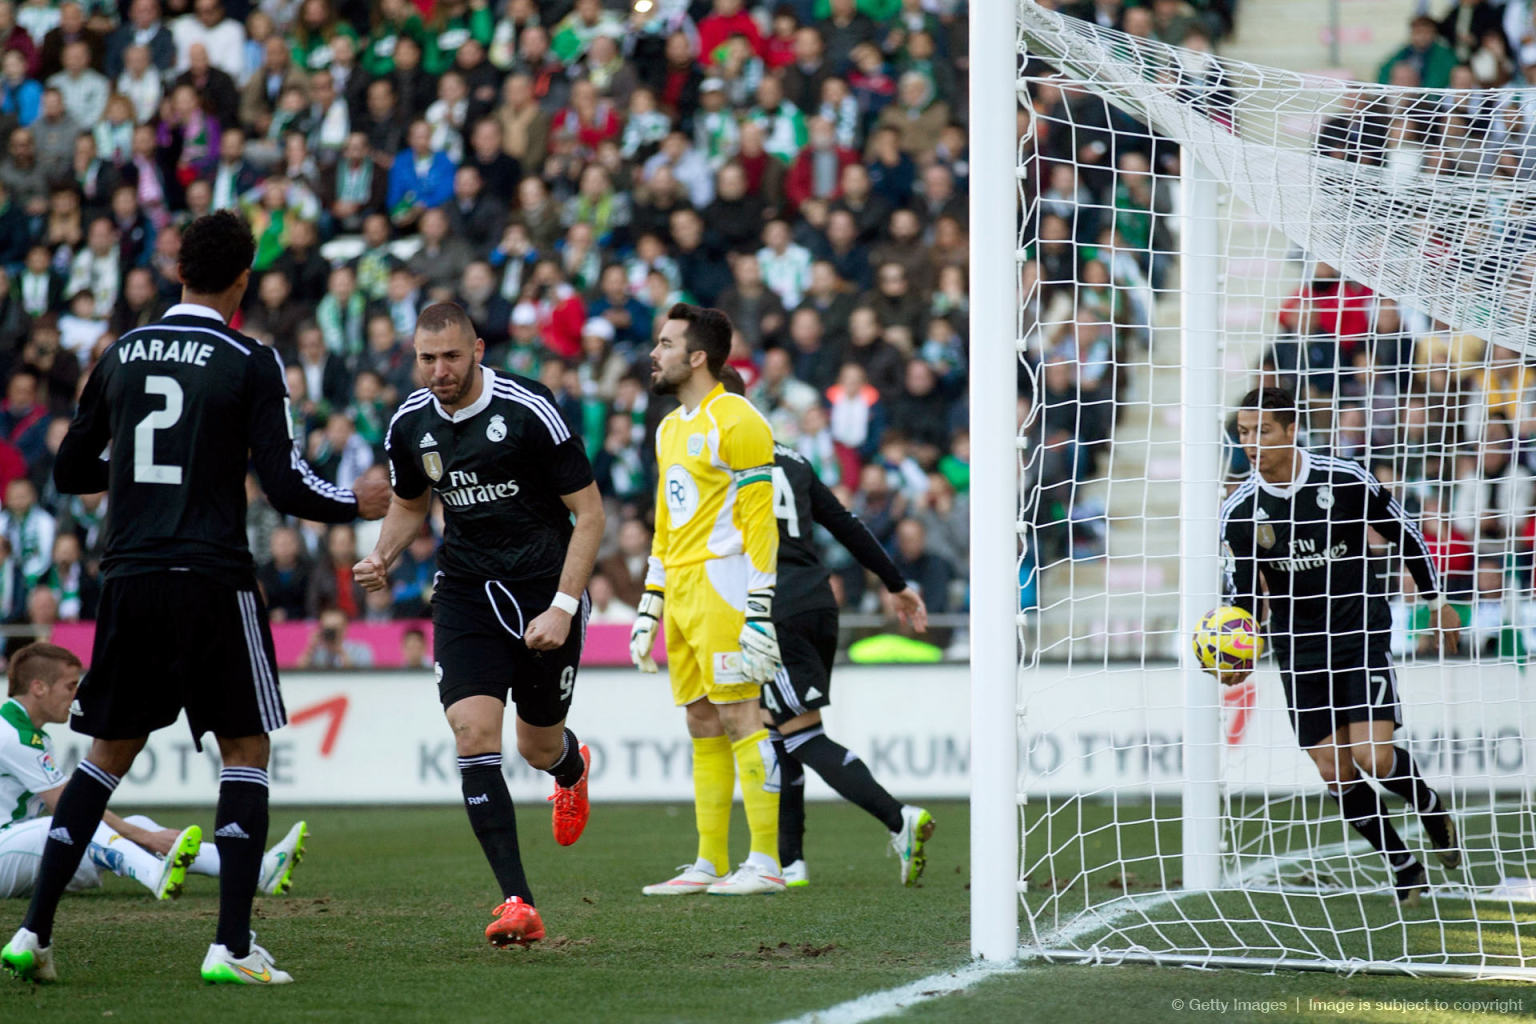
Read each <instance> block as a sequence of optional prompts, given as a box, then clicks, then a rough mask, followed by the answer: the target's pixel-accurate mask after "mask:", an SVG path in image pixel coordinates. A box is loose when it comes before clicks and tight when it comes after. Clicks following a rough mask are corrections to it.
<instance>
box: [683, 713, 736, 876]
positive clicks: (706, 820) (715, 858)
mask: <svg viewBox="0 0 1536 1024" xmlns="http://www.w3.org/2000/svg"><path fill="white" fill-rule="evenodd" d="M735 789H736V764H735V762H734V761H732V760H731V741H730V740H729V739H727V738H726V737H724V736H706V737H704V738H703V739H700V738H699V737H694V740H693V816H694V820H695V821H696V822H697V823H698V827H699V859H700V860H707V861H709V862H710V863H711V864H713V865H714V866H715V874H717V875H723V874H725V873H726V872H728V871H730V869H731V796H732V794H733V793H734V792H735Z"/></svg>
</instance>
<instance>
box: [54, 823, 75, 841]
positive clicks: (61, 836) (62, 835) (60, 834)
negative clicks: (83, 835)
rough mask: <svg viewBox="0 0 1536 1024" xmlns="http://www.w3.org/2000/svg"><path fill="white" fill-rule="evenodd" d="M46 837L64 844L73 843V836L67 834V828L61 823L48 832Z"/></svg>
mask: <svg viewBox="0 0 1536 1024" xmlns="http://www.w3.org/2000/svg"><path fill="white" fill-rule="evenodd" d="M48 838H49V839H52V840H54V841H55V842H60V843H63V844H64V845H65V846H74V845H75V839H74V837H73V836H71V835H70V834H69V829H67V828H65V827H64V826H63V825H60V826H59V827H58V828H56V829H54V830H53V831H52V832H49V833H48Z"/></svg>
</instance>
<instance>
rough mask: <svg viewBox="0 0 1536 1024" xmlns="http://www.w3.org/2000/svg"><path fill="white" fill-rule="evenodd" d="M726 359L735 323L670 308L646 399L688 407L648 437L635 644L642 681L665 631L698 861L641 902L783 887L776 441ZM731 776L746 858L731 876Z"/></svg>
mask: <svg viewBox="0 0 1536 1024" xmlns="http://www.w3.org/2000/svg"><path fill="white" fill-rule="evenodd" d="M730 350H731V321H730V318H729V317H727V316H726V315H725V314H724V313H722V312H720V311H719V310H717V309H703V308H700V307H698V306H691V305H688V304H686V303H678V304H677V305H674V306H673V307H672V308H671V309H670V310H669V311H668V312H667V319H666V322H665V323H664V324H663V325H662V327H661V331H660V332H659V335H658V338H657V341H656V347H655V348H653V349H652V350H651V390H653V391H654V392H656V393H657V394H658V395H676V396H677V397H678V399H679V400H681V402H682V406H681V408H678V409H675V410H673V411H672V412H671V413H669V414H668V415H667V416H666V417H665V418H664V419H663V420H662V421H661V425H660V426H659V427H658V428H657V431H656V461H657V470H658V473H659V476H660V481H659V483H658V486H657V494H656V536H655V540H654V541H653V542H652V545H651V559H650V571H649V572H648V573H647V574H646V580H645V595H644V596H643V597H642V598H641V599H640V606H639V609H638V611H639V614H638V616H637V617H636V619H635V625H634V629H633V630H632V631H631V632H630V643H629V648H630V656H631V657H632V658H633V659H634V662H635V664H636V665H638V666H639V667H640V669H641V670H642V671H646V672H654V671H656V663H655V662H654V661H652V660H651V647H652V646H653V644H654V643H655V640H656V630H657V628H658V626H659V625H660V624H661V623H662V622H665V625H666V630H667V670H668V674H669V675H670V676H671V679H672V699H673V701H674V702H675V703H676V704H678V705H679V706H680V707H682V708H684V709H685V711H686V713H687V716H688V734H689V735H690V736H692V737H693V794H694V795H693V801H694V812H695V816H696V820H697V822H698V829H699V855H698V859H697V860H695V861H694V862H693V863H692V864H691V865H688V866H687V867H685V868H683V869H682V871H681V872H680V873H679V874H678V875H677V877H675V878H671V879H668V880H667V881H665V882H659V883H657V884H656V885H648V886H646V887H645V890H644V892H645V894H646V895H647V896H670V895H684V894H689V893H696V892H709V893H714V894H725V895H746V894H751V893H769V892H782V891H784V878H783V874H782V872H781V871H780V868H779V860H778V819H779V769H778V762H777V760H776V759H775V757H774V754H773V746H772V744H771V743H770V742H769V739H768V730H767V729H765V728H764V727H763V720H762V712H761V710H760V709H759V707H758V695H759V693H760V692H761V689H762V684H764V683H766V682H769V681H771V680H772V679H773V677H774V674H775V673H776V672H777V671H778V668H779V660H780V659H779V643H778V639H777V637H776V635H775V634H774V629H773V589H774V584H775V582H776V571H777V566H778V555H779V528H778V522H777V521H776V520H775V519H774V515H773V431H772V429H770V428H769V426H768V421H767V420H765V419H763V416H762V414H761V413H759V412H758V411H757V410H756V409H755V408H754V407H753V406H752V404H751V403H750V402H748V401H747V400H746V399H745V398H742V397H741V396H739V395H732V394H727V393H726V391H725V389H724V388H723V387H722V386H721V384H720V371H721V368H722V367H723V366H724V365H725V359H726V356H727V355H729V354H730ZM663 608H665V614H663ZM738 775H739V776H740V778H741V799H742V803H743V804H745V805H746V811H747V825H748V827H749V829H750V830H751V832H752V852H751V853H750V854H749V855H748V857H747V859H746V861H745V862H744V863H742V864H741V866H740V867H738V868H737V869H736V870H735V871H732V872H730V873H729V874H726V869H727V868H728V867H729V866H730V849H729V839H730V821H731V797H732V792H733V790H734V789H735V784H736V777H737V776H738Z"/></svg>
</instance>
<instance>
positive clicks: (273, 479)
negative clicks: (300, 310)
mask: <svg viewBox="0 0 1536 1024" xmlns="http://www.w3.org/2000/svg"><path fill="white" fill-rule="evenodd" d="M287 407H288V384H287V380H286V378H285V377H284V374H283V363H282V359H281V357H279V356H278V354H277V352H276V350H274V349H271V348H267V347H265V346H263V345H262V344H261V343H260V342H258V341H255V340H253V339H251V338H248V337H246V336H245V335H243V334H241V333H240V332H239V331H236V330H233V329H232V328H230V327H228V326H227V325H225V323H224V321H223V320H221V319H219V317H218V314H217V313H215V312H214V311H213V310H211V309H209V308H207V307H206V306H197V305H189V304H186V303H183V304H180V305H177V306H173V307H171V309H170V310H169V311H168V312H167V313H166V315H165V316H164V317H163V318H162V319H161V320H159V321H158V322H156V323H153V324H150V325H148V326H146V327H140V328H138V329H137V330H132V331H129V332H127V333H126V334H124V335H123V336H122V337H121V338H119V339H118V340H117V341H116V342H114V343H113V345H112V347H111V348H109V349H107V351H106V353H105V354H104V355H103V356H102V357H101V361H100V362H99V363H98V364H97V366H96V368H95V369H94V370H93V371H92V373H91V376H90V379H89V380H88V381H86V385H85V392H84V393H83V394H82V395H81V398H80V408H79V409H78V411H77V412H76V413H75V418H74V422H72V423H71V424H70V426H69V433H68V434H66V435H65V437H64V440H63V442H62V443H61V444H60V446H59V455H58V461H57V462H56V463H55V465H54V471H53V472H54V481H55V483H56V484H57V485H58V488H59V490H60V491H61V492H63V493H65V494H89V493H94V492H96V491H103V490H105V491H108V492H109V502H110V505H111V508H112V516H111V519H110V524H109V526H108V529H107V541H106V553H105V556H104V558H103V559H102V568H103V572H104V574H105V575H106V576H108V577H112V576H122V575H127V574H130V573H136V572H150V571H156V570H162V569H191V570H194V571H198V572H203V573H205V574H208V575H211V576H215V577H218V578H220V579H223V580H225V581H226V582H229V583H230V584H231V585H235V586H249V585H250V581H251V578H252V575H253V572H254V569H253V564H252V560H251V551H250V545H249V543H248V541H247V540H246V532H245V473H246V468H247V466H251V467H254V468H255V470H256V475H257V477H258V478H259V479H260V481H261V486H262V488H263V489H264V490H265V491H266V494H267V498H268V500H270V501H271V502H272V505H273V507H275V508H276V509H278V510H279V511H281V512H285V513H287V514H289V515H295V516H299V517H301V518H304V519H314V520H319V521H321V522H330V523H342V522H350V521H352V520H353V519H356V518H357V501H356V499H355V498H354V497H353V495H352V492H351V491H349V490H344V489H342V488H339V487H336V486H335V485H334V484H330V483H327V482H326V481H325V480H322V479H321V478H320V477H318V476H316V475H315V473H314V471H313V470H312V469H310V467H309V465H308V463H306V462H305V461H304V460H303V459H302V458H301V457H300V456H299V453H298V451H297V449H295V448H294V444H293V437H292V435H291V433H290V420H289V418H288V412H287Z"/></svg>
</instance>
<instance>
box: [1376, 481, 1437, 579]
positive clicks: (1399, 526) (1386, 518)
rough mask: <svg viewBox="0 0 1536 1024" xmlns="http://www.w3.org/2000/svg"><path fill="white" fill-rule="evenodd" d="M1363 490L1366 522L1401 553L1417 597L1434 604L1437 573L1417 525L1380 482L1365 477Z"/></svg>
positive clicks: (1427, 546)
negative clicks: (1410, 574) (1417, 593)
mask: <svg viewBox="0 0 1536 1024" xmlns="http://www.w3.org/2000/svg"><path fill="white" fill-rule="evenodd" d="M1365 487H1366V493H1365V519H1366V522H1368V523H1370V524H1371V526H1372V527H1373V528H1375V530H1376V532H1377V533H1379V534H1381V535H1382V536H1383V537H1385V538H1386V539H1387V540H1389V541H1391V542H1392V543H1393V544H1396V545H1397V546H1398V548H1399V549H1401V550H1402V552H1403V562H1404V563H1405V564H1406V565H1407V566H1408V571H1409V572H1410V573H1412V574H1413V582H1414V583H1415V585H1417V586H1418V588H1419V596H1420V598H1421V599H1423V600H1425V601H1433V600H1434V599H1435V598H1437V597H1439V596H1440V574H1439V573H1437V572H1436V571H1435V563H1434V560H1433V559H1432V558H1430V556H1429V545H1428V544H1426V543H1425V542H1424V534H1422V533H1420V532H1419V527H1418V524H1417V523H1415V522H1414V521H1413V520H1412V519H1411V518H1410V517H1409V515H1408V513H1407V512H1406V511H1405V510H1404V509H1403V506H1402V505H1400V504H1398V501H1397V499H1396V498H1394V497H1393V496H1392V494H1391V492H1390V491H1388V490H1387V489H1386V488H1385V487H1383V486H1381V481H1380V480H1377V479H1376V478H1375V477H1374V476H1368V477H1367V478H1366V483H1365Z"/></svg>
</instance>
